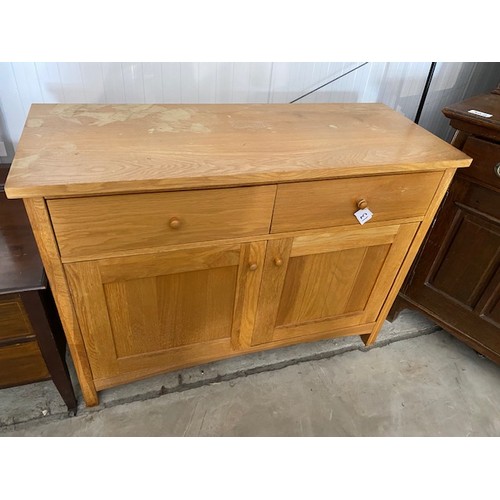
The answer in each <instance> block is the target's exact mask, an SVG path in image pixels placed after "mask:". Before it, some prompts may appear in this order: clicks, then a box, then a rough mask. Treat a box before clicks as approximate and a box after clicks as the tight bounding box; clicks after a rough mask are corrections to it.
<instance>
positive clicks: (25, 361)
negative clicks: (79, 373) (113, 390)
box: [0, 166, 77, 412]
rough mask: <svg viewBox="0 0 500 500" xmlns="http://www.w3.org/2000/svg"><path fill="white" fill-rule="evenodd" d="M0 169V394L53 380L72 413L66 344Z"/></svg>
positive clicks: (25, 225)
mask: <svg viewBox="0 0 500 500" xmlns="http://www.w3.org/2000/svg"><path fill="white" fill-rule="evenodd" d="M7 172H8V167H7V166H0V389H3V388H6V387H12V386H17V385H23V384H28V383H32V382H39V381H42V380H50V379H52V380H53V382H54V384H55V385H56V387H57V389H58V391H59V393H60V394H61V397H62V398H63V400H64V402H65V403H66V406H67V407H68V409H69V410H70V411H73V412H76V407H77V401H76V398H75V393H74V391H73V386H72V383H71V379H70V376H69V371H68V367H67V365H66V362H65V352H66V341H65V337H64V333H63V331H62V326H61V324H60V320H59V316H58V313H57V309H56V306H55V303H54V299H53V297H52V294H51V292H50V289H49V285H48V281H47V277H46V275H45V272H44V268H43V265H42V261H41V259H40V254H39V253H38V249H37V247H36V243H35V239H34V237H33V233H32V230H31V226H30V224H29V222H28V218H27V215H26V211H25V209H24V206H23V203H22V202H21V201H20V200H8V199H7V198H6V196H5V193H4V183H5V179H6V177H7Z"/></svg>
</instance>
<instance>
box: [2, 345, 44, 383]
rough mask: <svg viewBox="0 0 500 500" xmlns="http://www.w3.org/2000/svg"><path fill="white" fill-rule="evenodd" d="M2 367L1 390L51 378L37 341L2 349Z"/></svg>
mask: <svg viewBox="0 0 500 500" xmlns="http://www.w3.org/2000/svg"><path fill="white" fill-rule="evenodd" d="M0 366H1V367H2V368H1V370H0V388H3V387H10V386H14V385H21V384H27V383H30V382H37V381H39V380H47V379H49V378H50V374H49V372H48V370H47V366H46V365H45V361H44V360H43V358H42V354H41V352H40V349H39V347H38V344H37V342H36V341H32V342H26V343H23V344H14V345H10V346H6V347H2V348H0Z"/></svg>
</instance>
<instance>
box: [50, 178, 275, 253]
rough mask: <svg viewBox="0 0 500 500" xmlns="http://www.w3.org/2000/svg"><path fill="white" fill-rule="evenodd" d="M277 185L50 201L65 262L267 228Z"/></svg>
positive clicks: (256, 232) (250, 233) (249, 233)
mask: <svg viewBox="0 0 500 500" xmlns="http://www.w3.org/2000/svg"><path fill="white" fill-rule="evenodd" d="M275 194H276V187H275V186H272V185H270V186H255V187H242V188H227V189H207V190H193V191H177V192H161V193H138V194H126V195H111V196H95V197H85V198H66V199H53V200H48V202H47V204H48V208H49V212H50V216H51V219H52V224H53V227H54V231H55V234H56V237H57V242H58V245H59V250H60V253H61V257H62V260H63V261H66V262H68V261H77V260H85V259H92V258H99V257H105V256H112V255H114V254H116V253H120V252H124V251H125V252H127V251H134V250H137V251H139V250H141V249H145V248H156V247H164V246H168V245H178V244H182V243H192V242H198V241H211V240H220V239H226V238H238V237H247V236H255V235H262V234H267V233H269V229H270V224H271V217H272V211H273V204H274V198H275Z"/></svg>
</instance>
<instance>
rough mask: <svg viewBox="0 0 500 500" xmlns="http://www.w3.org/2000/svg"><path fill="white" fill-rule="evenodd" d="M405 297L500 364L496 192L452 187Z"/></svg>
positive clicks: (459, 183) (464, 184)
mask: <svg viewBox="0 0 500 500" xmlns="http://www.w3.org/2000/svg"><path fill="white" fill-rule="evenodd" d="M404 296H405V297H408V298H409V300H411V302H412V303H415V304H418V306H419V307H421V308H422V309H423V310H424V311H425V312H428V313H430V314H431V315H432V316H433V317H435V318H436V319H437V320H438V321H440V322H442V323H444V325H445V328H447V329H449V330H450V331H451V332H452V333H455V334H456V335H458V337H459V338H460V339H462V340H463V341H464V342H466V343H467V344H468V345H470V346H471V347H473V348H474V349H477V350H479V351H480V352H482V353H483V354H485V355H486V356H488V357H490V358H491V359H493V360H495V361H496V362H497V363H498V362H499V359H500V205H499V203H498V191H497V190H494V189H488V188H486V187H484V186H481V185H478V184H476V183H474V182H468V181H467V180H464V179H463V178H457V179H455V180H454V181H453V185H452V187H451V189H450V194H449V196H448V199H447V200H446V203H445V204H444V205H443V207H442V210H441V212H440V214H439V217H438V218H437V219H436V224H435V226H434V228H433V229H432V231H431V232H430V234H429V238H428V240H427V242H426V244H425V246H424V247H423V249H422V254H421V256H420V259H419V260H418V262H417V265H416V266H415V269H414V270H413V275H412V278H411V281H410V282H409V284H408V285H407V286H406V288H405V289H404Z"/></svg>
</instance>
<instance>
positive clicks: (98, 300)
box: [65, 243, 263, 385]
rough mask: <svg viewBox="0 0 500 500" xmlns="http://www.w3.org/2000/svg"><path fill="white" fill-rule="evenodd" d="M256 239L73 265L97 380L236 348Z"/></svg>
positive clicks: (78, 307)
mask: <svg viewBox="0 0 500 500" xmlns="http://www.w3.org/2000/svg"><path fill="white" fill-rule="evenodd" d="M251 245H252V244H250V243H249V244H244V245H238V246H235V245H219V246H215V247H207V248H198V249H188V250H178V251H171V252H164V253H160V254H158V255H155V258H154V259H151V255H144V256H141V255H135V256H130V257H123V258H110V259H101V260H98V261H91V262H78V263H70V264H66V265H65V269H66V272H67V276H68V281H69V283H70V288H71V291H72V294H73V300H74V303H75V308H76V312H77V316H78V321H79V323H80V326H81V328H82V333H83V335H84V337H85V344H86V346H87V349H88V355H89V360H90V364H91V367H92V370H93V374H94V377H95V378H96V380H97V385H103V384H104V385H106V384H107V382H104V381H105V380H111V379H113V377H115V378H116V377H120V376H122V375H123V374H126V373H128V372H131V371H138V370H140V371H141V372H144V373H145V374H147V372H148V370H149V372H150V373H154V372H159V371H165V370H167V369H169V367H170V366H169V365H171V366H177V365H178V364H179V362H180V360H184V361H183V362H184V363H187V364H189V362H190V360H192V362H193V364H196V362H199V360H202V359H205V358H204V357H206V356H208V357H209V356H213V351H214V349H215V350H219V351H223V352H226V353H227V352H230V351H231V349H232V347H231V336H232V334H233V329H234V327H235V326H234V324H233V317H234V311H235V309H236V307H235V306H236V304H237V303H238V304H239V303H242V304H245V300H244V299H243V298H240V296H239V294H240V291H239V290H240V289H241V290H242V291H243V292H244V291H245V290H246V289H247V288H248V286H245V287H244V286H243V283H247V282H248V283H253V282H252V280H251V279H247V274H248V273H251V272H252V271H251V270H250V269H249V266H243V268H241V267H242V266H241V265H240V258H241V259H243V258H244V257H245V256H247V255H252V256H253V253H252V252H251V251H250V249H251ZM254 253H255V252H254ZM262 258H263V256H262ZM258 265H259V266H260V267H262V262H261V261H260V262H258ZM254 286H255V284H254ZM237 316H238V318H239V320H241V317H242V316H243V311H241V310H240V311H239V313H238V314H237ZM165 363H166V364H165Z"/></svg>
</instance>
